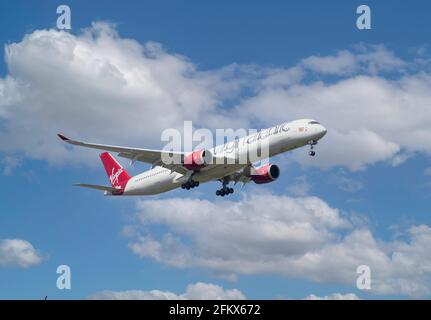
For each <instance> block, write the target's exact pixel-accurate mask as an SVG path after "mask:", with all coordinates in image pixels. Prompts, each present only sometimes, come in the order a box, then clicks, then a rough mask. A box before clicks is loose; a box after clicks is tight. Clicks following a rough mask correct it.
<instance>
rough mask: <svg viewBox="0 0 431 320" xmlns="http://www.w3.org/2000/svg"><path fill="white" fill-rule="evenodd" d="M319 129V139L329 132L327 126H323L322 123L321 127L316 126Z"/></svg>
mask: <svg viewBox="0 0 431 320" xmlns="http://www.w3.org/2000/svg"><path fill="white" fill-rule="evenodd" d="M316 129H317V130H316V131H317V136H318V139H321V138H323V136H324V135H325V134H326V132H327V130H326V128H325V127H324V126H322V125H319V127H318V128H316Z"/></svg>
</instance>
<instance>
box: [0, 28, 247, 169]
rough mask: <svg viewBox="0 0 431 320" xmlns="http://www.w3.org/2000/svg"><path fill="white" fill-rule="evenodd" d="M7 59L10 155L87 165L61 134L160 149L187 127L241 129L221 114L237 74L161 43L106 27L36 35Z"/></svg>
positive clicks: (3, 92)
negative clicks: (206, 67) (169, 133)
mask: <svg viewBox="0 0 431 320" xmlns="http://www.w3.org/2000/svg"><path fill="white" fill-rule="evenodd" d="M5 58H6V63H7V67H8V70H9V74H8V76H6V77H5V78H4V79H0V101H1V102H0V117H1V119H2V120H3V122H4V126H3V128H2V130H1V133H0V138H1V139H0V141H1V142H0V149H1V150H3V151H8V152H13V151H20V152H23V153H24V154H25V155H26V156H28V157H31V158H37V159H47V160H48V161H50V162H54V163H55V162H63V161H65V160H68V161H71V159H77V160H79V161H82V160H83V159H82V158H80V157H79V155H77V154H76V153H75V154H74V155H75V156H71V154H70V152H69V151H70V150H69V149H67V148H66V147H65V146H64V145H62V144H61V143H59V141H58V140H57V138H56V133H58V132H63V133H67V134H69V135H72V136H74V137H79V138H86V139H91V140H96V141H104V142H109V143H119V144H126V145H140V146H154V145H157V146H158V147H160V146H161V142H160V136H161V132H162V130H164V129H166V128H172V127H173V128H181V126H182V123H183V120H192V121H195V122H196V123H197V124H198V125H200V126H210V127H211V126H212V125H214V123H215V122H214V121H221V122H222V123H224V124H229V123H232V122H235V121H231V120H229V119H230V118H229V117H227V116H224V115H223V114H222V113H221V112H220V110H218V109H217V106H218V105H219V104H221V97H223V98H224V99H226V98H228V97H229V96H230V94H231V92H232V91H235V87H236V86H237V83H238V81H237V80H236V79H234V78H232V75H231V74H232V73H234V72H235V71H234V70H232V69H231V68H229V67H225V68H222V69H219V70H215V71H214V72H209V71H208V72H199V71H198V70H196V66H195V65H194V64H193V63H192V62H190V61H189V60H188V59H187V58H186V57H183V56H180V55H177V54H170V53H168V52H166V51H165V50H164V49H163V48H162V47H161V45H160V44H158V43H154V42H147V43H145V44H140V43H138V42H136V41H134V40H131V39H123V38H121V37H119V36H118V34H117V33H116V31H115V29H114V28H113V27H112V26H110V25H108V24H105V23H95V24H93V25H92V27H91V28H89V29H87V30H86V31H85V32H83V33H82V34H80V35H73V34H71V33H67V32H62V31H56V30H38V31H34V32H33V33H31V34H28V35H27V36H25V38H24V39H23V40H22V41H21V42H19V43H12V44H10V45H7V46H6V51H5ZM232 68H234V67H232ZM237 125H238V124H237ZM81 154H83V155H84V154H86V152H85V150H84V151H82V153H81ZM84 160H85V159H84Z"/></svg>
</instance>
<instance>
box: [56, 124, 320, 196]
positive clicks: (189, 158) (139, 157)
mask: <svg viewBox="0 0 431 320" xmlns="http://www.w3.org/2000/svg"><path fill="white" fill-rule="evenodd" d="M326 131H327V130H326V128H325V127H324V126H323V125H321V124H320V123H319V122H317V121H316V120H312V119H299V120H294V121H291V122H285V123H282V124H280V125H277V126H274V127H271V128H268V129H263V130H260V131H259V132H257V133H254V134H251V135H248V136H246V137H242V138H238V139H235V140H234V141H231V142H228V143H225V144H222V145H218V146H216V147H214V148H211V149H207V150H205V149H201V150H195V151H192V152H188V153H186V152H175V151H165V150H151V149H141V148H133V147H122V146H113V145H103V144H95V143H87V142H81V141H76V140H71V139H69V138H67V137H65V136H64V135H62V134H58V137H59V138H60V139H61V140H63V141H64V142H66V143H69V144H71V145H75V146H81V147H87V148H93V149H99V150H104V151H110V152H115V153H117V154H118V156H119V157H123V158H127V159H130V160H132V162H135V161H141V162H144V163H149V164H151V165H152V167H151V169H150V170H148V171H145V172H143V173H141V174H138V175H136V176H130V175H129V174H128V173H127V171H126V170H125V169H124V168H123V167H122V166H121V165H120V164H119V163H118V162H117V160H116V159H115V158H114V157H113V156H112V155H111V154H110V153H108V152H104V153H102V154H100V159H101V160H102V163H103V166H104V168H105V171H106V173H107V175H108V178H109V181H110V183H111V186H104V185H96V184H88V183H78V184H75V185H76V186H80V187H86V188H91V189H96V190H101V191H104V194H105V195H111V196H129V195H155V194H160V193H163V192H167V191H170V190H173V189H176V188H180V187H181V188H182V189H186V190H190V189H193V188H195V187H198V186H199V184H201V183H205V182H208V181H220V182H221V184H222V187H221V189H218V190H217V191H216V195H217V196H221V197H224V196H225V195H229V194H231V193H233V192H234V189H233V188H232V187H229V184H230V183H231V182H233V183H234V185H236V184H237V183H238V182H242V184H243V186H244V185H245V184H246V183H248V182H250V181H253V182H254V183H256V184H265V183H270V182H273V181H275V180H276V179H277V178H278V177H279V175H280V169H279V167H278V166H277V165H275V164H271V163H268V164H265V165H262V166H259V167H255V166H254V165H253V163H252V162H251V161H250V157H248V153H250V152H251V151H250V150H254V151H256V150H257V149H258V148H259V145H260V144H259V143H262V142H263V141H265V142H266V143H267V146H268V147H267V149H268V150H267V151H268V157H272V156H275V155H277V154H280V153H283V152H286V151H289V150H293V149H296V148H300V147H303V146H307V145H308V146H310V150H309V155H310V156H314V155H315V154H316V153H315V151H314V146H315V145H316V144H317V142H318V141H319V140H320V139H321V138H322V137H323V136H324V135H325V134H326ZM168 156H171V157H173V156H176V157H177V159H178V161H177V162H174V161H172V163H167V162H166V161H162V159H166V158H164V157H168ZM238 159H247V161H238Z"/></svg>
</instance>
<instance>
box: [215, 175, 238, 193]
mask: <svg viewBox="0 0 431 320" xmlns="http://www.w3.org/2000/svg"><path fill="white" fill-rule="evenodd" d="M228 183H229V180H228V179H223V181H222V184H223V187H222V188H221V189H219V190H217V191H216V195H217V196H221V197H224V196H227V195H228V194H231V193H233V192H234V189H233V188H229V187H228V186H227V184H228Z"/></svg>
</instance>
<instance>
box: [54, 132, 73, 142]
mask: <svg viewBox="0 0 431 320" xmlns="http://www.w3.org/2000/svg"><path fill="white" fill-rule="evenodd" d="M57 136H58V137H59V138H60V139H61V140H63V141H69V140H70V139H69V138H66V137H65V136H63V135H62V134H60V133H59V134H57Z"/></svg>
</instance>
